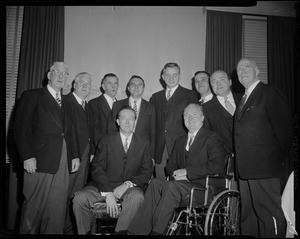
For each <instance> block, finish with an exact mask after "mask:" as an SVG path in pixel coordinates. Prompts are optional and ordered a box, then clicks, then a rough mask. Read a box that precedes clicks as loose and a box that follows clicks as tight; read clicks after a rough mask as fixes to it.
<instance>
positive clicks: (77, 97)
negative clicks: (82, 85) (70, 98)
mask: <svg viewBox="0 0 300 239" xmlns="http://www.w3.org/2000/svg"><path fill="white" fill-rule="evenodd" d="M72 94H73V95H74V97H75V99H76V100H77V102H78V104H80V105H81V103H82V101H85V100H84V99H81V98H80V97H79V96H78V95H76V93H75V92H73V93H72Z"/></svg>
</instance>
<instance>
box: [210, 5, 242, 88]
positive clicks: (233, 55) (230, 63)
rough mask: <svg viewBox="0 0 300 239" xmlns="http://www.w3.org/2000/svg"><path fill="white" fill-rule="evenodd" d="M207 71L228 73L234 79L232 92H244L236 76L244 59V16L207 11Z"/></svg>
mask: <svg viewBox="0 0 300 239" xmlns="http://www.w3.org/2000/svg"><path fill="white" fill-rule="evenodd" d="M205 51H206V52H205V70H206V71H207V72H209V73H210V74H211V73H213V72H214V71H216V70H224V71H226V72H227V73H228V74H229V75H230V76H231V79H232V90H233V91H235V92H244V89H243V86H242V85H241V84H240V83H239V81H238V78H237V75H236V69H235V68H236V64H237V62H238V61H239V60H240V58H241V57H242V14H241V13H232V12H220V11H210V10H208V11H207V22H206V49H205Z"/></svg>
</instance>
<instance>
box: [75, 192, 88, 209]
mask: <svg viewBox="0 0 300 239" xmlns="http://www.w3.org/2000/svg"><path fill="white" fill-rule="evenodd" d="M87 203H88V198H87V193H86V192H83V191H78V192H76V193H75V196H74V198H73V207H82V206H83V205H86V204H87Z"/></svg>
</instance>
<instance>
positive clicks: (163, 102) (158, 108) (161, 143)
mask: <svg viewBox="0 0 300 239" xmlns="http://www.w3.org/2000/svg"><path fill="white" fill-rule="evenodd" d="M165 92H166V90H161V91H159V92H157V93H155V94H153V95H152V97H151V99H150V102H151V103H152V104H154V106H155V117H156V134H155V157H154V159H155V163H157V164H159V163H160V162H161V160H162V154H163V150H164V147H165V145H166V146H167V150H168V154H169V155H170V154H171V151H172V148H173V145H174V142H175V140H176V139H177V138H178V137H180V136H182V135H185V134H186V132H187V131H186V128H185V126H184V122H183V110H184V108H185V107H186V106H187V105H188V104H189V103H198V97H197V93H196V92H195V91H192V90H189V89H186V88H183V87H182V86H180V85H179V86H178V88H177V89H176V91H175V92H174V93H173V95H172V97H171V98H170V99H169V101H167V99H166V95H165Z"/></svg>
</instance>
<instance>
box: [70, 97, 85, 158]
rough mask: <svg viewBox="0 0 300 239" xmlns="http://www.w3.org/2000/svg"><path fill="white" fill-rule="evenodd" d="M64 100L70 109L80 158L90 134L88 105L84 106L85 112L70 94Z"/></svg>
mask: <svg viewBox="0 0 300 239" xmlns="http://www.w3.org/2000/svg"><path fill="white" fill-rule="evenodd" d="M65 99H66V103H67V104H68V105H69V107H70V108H71V112H72V116H71V117H72V119H73V120H74V127H75V141H76V143H78V144H79V149H78V150H79V152H80V156H82V154H83V152H84V150H85V148H86V146H87V145H88V144H89V143H90V136H89V135H90V132H89V125H88V112H87V107H88V104H86V110H84V109H83V108H82V106H81V105H80V104H79V103H78V101H77V100H76V98H75V96H74V95H73V93H72V92H71V93H69V94H68V95H66V97H65ZM76 145H77V144H76ZM77 147H78V146H77Z"/></svg>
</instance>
